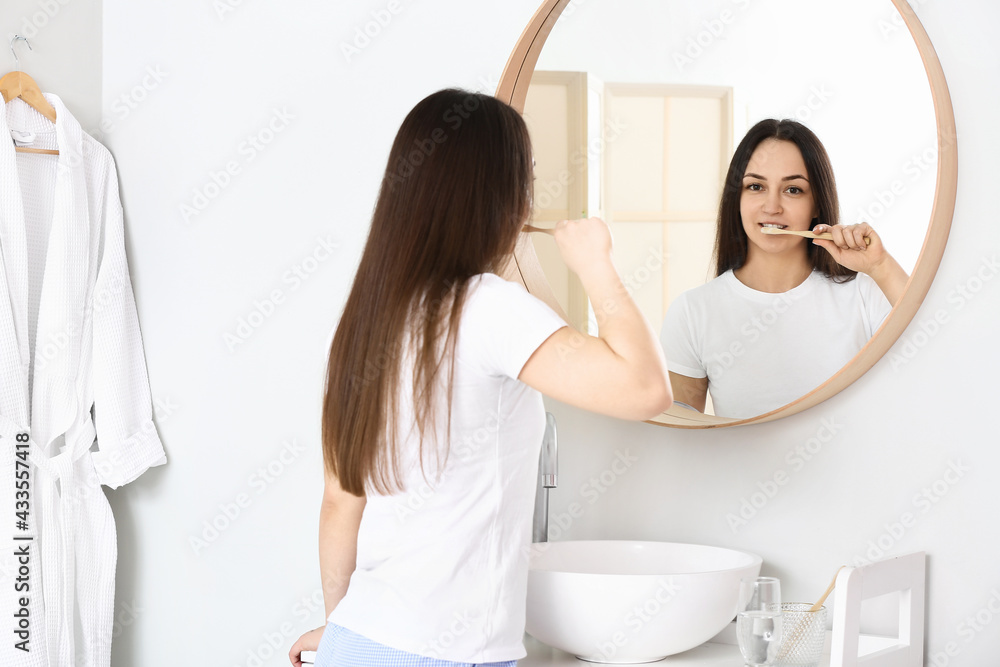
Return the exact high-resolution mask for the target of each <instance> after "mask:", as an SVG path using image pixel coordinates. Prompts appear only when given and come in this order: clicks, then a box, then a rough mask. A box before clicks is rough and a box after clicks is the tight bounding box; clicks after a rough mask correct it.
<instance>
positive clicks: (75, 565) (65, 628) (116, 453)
mask: <svg viewBox="0 0 1000 667" xmlns="http://www.w3.org/2000/svg"><path fill="white" fill-rule="evenodd" d="M45 97H46V99H48V100H49V102H50V103H51V104H52V106H53V107H55V109H56V123H55V125H53V124H52V123H51V122H50V121H48V120H46V119H45V118H44V117H43V116H42V115H41V114H39V113H38V112H36V111H35V110H34V109H32V108H31V107H29V106H28V105H26V104H25V103H24V102H23V101H21V100H19V99H15V100H12V101H11V102H10V103H8V104H7V105H6V110H5V111H6V112H5V113H3V114H0V125H2V130H0V665H2V666H3V667H20V666H25V667H27V666H35V665H39V666H45V667H71V666H72V667H77V666H83V665H86V666H88V667H90V666H100V667H107V666H108V665H109V664H110V662H111V639H112V626H113V616H114V600H115V594H114V588H115V564H116V561H117V539H116V535H115V522H114V517H113V516H112V514H111V508H110V506H109V504H108V501H107V498H106V497H105V495H104V491H103V489H102V488H101V485H102V484H106V485H107V486H110V487H111V488H116V487H118V486H121V485H122V484H126V483H128V482H130V481H132V480H133V479H135V478H136V477H138V476H139V475H140V474H142V473H143V471H145V470H146V469H147V468H148V467H150V466H155V465H160V464H162V463H165V462H166V458H165V456H164V453H163V446H162V445H161V443H160V439H159V437H158V435H157V433H156V429H155V427H154V426H153V420H152V401H151V400H150V393H149V383H148V379H147V376H146V365H145V359H144V357H143V350H142V340H141V339H140V336H139V324H138V319H137V317H136V308H135V301H134V297H133V295H132V286H131V281H130V279H129V274H128V264H127V262H126V258H125V239H124V229H123V224H122V208H121V203H120V201H119V198H118V180H117V174H116V172H115V166H114V162H113V161H112V159H111V154H110V153H109V152H108V150H107V149H106V148H105V147H104V146H102V145H101V144H99V143H98V142H97V141H96V140H95V139H93V138H92V137H90V136H89V135H87V134H85V133H84V132H83V131H82V130H81V129H80V124H79V123H78V122H77V121H76V119H75V118H73V116H72V115H71V114H70V112H69V111H68V110H67V109H66V106H65V105H64V104H63V103H62V101H61V100H60V99H59V98H58V97H57V96H55V95H51V94H46V95H45ZM12 130H13V131H14V134H13V136H15V137H17V138H20V139H24V140H28V141H31V140H32V139H33V143H31V146H32V147H35V148H57V149H58V150H59V156H58V157H56V156H52V155H40V154H26V153H15V151H14V145H13V143H12V141H11V136H12V132H11V131H12ZM32 134H34V137H32V136H31V135H32ZM92 410H93V412H92ZM95 437H96V441H97V447H96V448H93V445H94V442H95ZM18 440H22V441H25V440H26V441H27V443H26V444H25V443H19V442H18ZM19 444H21V446H20V447H19V446H18V445H19ZM19 452H20V453H21V455H20V456H19V455H18V453H19ZM25 471H28V472H25ZM25 477H26V478H27V482H28V484H25V483H24V482H25V479H24V478H25ZM17 484H20V488H18V487H17ZM25 487H27V488H25ZM18 493H20V495H18ZM25 502H26V504H25ZM18 503H21V504H18ZM19 512H20V514H19ZM25 512H26V514H25ZM24 519H27V520H26V521H25V522H24V523H23V524H22V523H21V521H23V520H24ZM25 624H27V628H25V627H24V625H25ZM18 631H20V634H18ZM25 640H26V643H22V642H24V641H25ZM18 645H20V648H19V647H18ZM23 648H27V649H28V650H27V651H25V650H22V649H23Z"/></svg>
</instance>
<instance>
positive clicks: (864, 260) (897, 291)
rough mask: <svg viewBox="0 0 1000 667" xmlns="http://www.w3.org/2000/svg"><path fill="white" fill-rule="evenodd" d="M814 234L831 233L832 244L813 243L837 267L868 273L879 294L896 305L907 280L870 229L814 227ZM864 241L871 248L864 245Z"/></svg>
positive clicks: (857, 226)
mask: <svg viewBox="0 0 1000 667" xmlns="http://www.w3.org/2000/svg"><path fill="white" fill-rule="evenodd" d="M813 231H814V232H815V233H817V234H822V233H824V232H830V233H831V234H833V240H832V241H829V240H826V239H814V240H813V243H814V244H816V245H818V246H820V247H822V248H823V249H825V250H826V251H827V252H828V253H830V254H831V255H832V256H833V258H834V259H835V260H837V263H838V264H840V265H841V266H843V267H846V268H848V269H851V270H852V271H859V272H861V273H867V274H868V275H869V276H871V277H872V279H874V280H875V283H876V284H877V285H878V286H879V289H881V290H882V293H883V294H884V295H885V298H887V299H888V300H889V303H891V304H892V305H894V306H895V305H896V303H898V302H899V299H900V297H902V295H903V291H904V290H905V289H906V283H907V282H908V281H909V279H910V277H909V276H908V275H907V274H906V271H904V270H903V268H902V267H901V266H900V265H899V263H898V262H897V261H896V260H895V259H894V258H893V256H892V255H890V254H889V252H888V251H887V250H886V249H885V246H884V245H882V239H880V238H879V236H878V234H876V233H875V230H874V229H872V226H871V225H869V224H868V223H867V222H862V223H861V224H859V225H816V226H815V227H813ZM865 237H868V238H869V239H871V244H870V245H866V244H865Z"/></svg>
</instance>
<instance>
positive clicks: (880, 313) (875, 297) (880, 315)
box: [855, 273, 892, 337]
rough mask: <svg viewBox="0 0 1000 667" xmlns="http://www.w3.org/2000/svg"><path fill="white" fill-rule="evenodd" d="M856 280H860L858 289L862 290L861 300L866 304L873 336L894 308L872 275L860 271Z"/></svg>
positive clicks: (869, 333)
mask: <svg viewBox="0 0 1000 667" xmlns="http://www.w3.org/2000/svg"><path fill="white" fill-rule="evenodd" d="M855 280H857V281H858V291H859V292H861V300H862V301H863V302H864V304H865V311H866V313H867V315H868V324H869V326H870V327H871V329H870V330H869V331H868V336H869V337H871V336H873V335H874V334H875V331H876V330H877V329H878V328H879V327H880V326H882V322H883V321H884V320H885V318H886V317H888V315H889V312H890V311H891V310H892V304H891V303H889V300H888V299H887V298H885V294H883V293H882V290H881V289H879V286H878V284H877V283H876V282H875V280H874V279H872V278H871V276H869V275H867V274H864V273H859V274H858V276H857V278H855Z"/></svg>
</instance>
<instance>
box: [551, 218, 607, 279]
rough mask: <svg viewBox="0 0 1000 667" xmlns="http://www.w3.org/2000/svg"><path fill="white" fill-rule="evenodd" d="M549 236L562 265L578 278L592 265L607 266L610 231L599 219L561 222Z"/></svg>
mask: <svg viewBox="0 0 1000 667" xmlns="http://www.w3.org/2000/svg"><path fill="white" fill-rule="evenodd" d="M552 235H553V236H554V237H555V240H556V246H557V247H558V248H559V254H560V255H561V256H562V258H563V261H564V262H566V266H568V267H569V269H570V270H571V271H572V272H573V273H575V274H576V275H578V276H580V277H581V278H582V277H583V276H584V274H585V273H586V272H587V271H588V269H591V268H592V267H594V266H595V265H601V264H605V263H611V246H612V243H611V230H610V229H608V225H607V223H606V222H604V221H603V220H601V219H600V218H584V219H581V220H562V221H561V222H559V223H558V224H557V225H556V226H555V229H554V230H553V234H552Z"/></svg>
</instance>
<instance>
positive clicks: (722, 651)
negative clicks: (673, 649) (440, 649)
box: [517, 621, 894, 667]
mask: <svg viewBox="0 0 1000 667" xmlns="http://www.w3.org/2000/svg"><path fill="white" fill-rule="evenodd" d="M830 638H831V637H830V632H829V631H827V633H826V646H825V647H824V649H823V657H822V658H821V659H820V661H819V665H818V667H830ZM862 640H865V641H862V642H861V648H862V649H863V650H861V651H860V653H861V654H862V655H864V654H866V653H868V652H870V651H873V650H878V649H882V648H885V647H886V646H890V645H891V644H892V641H894V640H887V639H884V638H874V637H866V636H862ZM524 648H525V650H526V651H527V652H528V655H527V656H526V657H524V658H521V659H520V660H518V661H517V667H564V666H567V665H572V666H573V667H579V666H580V665H591V667H593V665H595V664H596V663H592V662H586V661H585V660H580V659H579V658H577V657H576V656H574V655H571V654H569V653H566V652H565V651H560V650H559V649H556V648H552V647H551V646H548V645H547V644H543V643H542V642H540V641H538V640H537V639H535V638H534V637H532V636H531V635H528V634H525V635H524ZM645 664H651V665H669V666H670V667H744V663H743V656H741V655H740V649H739V647H738V646H737V645H736V622H735V621H733V622H732V623H730V624H729V626H727V627H726V628H725V629H724V630H723V631H722V632H720V633H719V634H718V635H716V636H715V637H714V638H712V640H710V641H708V642H706V643H704V644H702V645H701V646H696V647H695V648H693V649H691V650H690V651H685V652H684V653H678V654H677V655H671V656H667V657H666V658H664V659H663V660H660V661H658V662H654V663H645Z"/></svg>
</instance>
